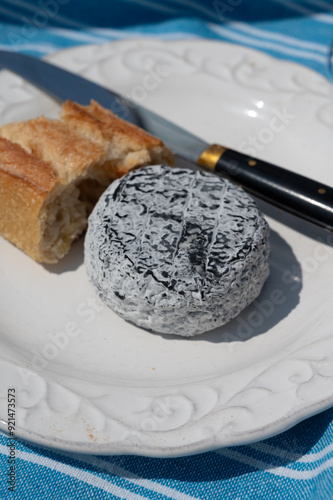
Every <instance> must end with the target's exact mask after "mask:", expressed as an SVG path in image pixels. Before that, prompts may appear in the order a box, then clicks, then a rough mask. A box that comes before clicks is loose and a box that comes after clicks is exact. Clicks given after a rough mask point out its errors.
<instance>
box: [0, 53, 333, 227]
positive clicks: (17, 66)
mask: <svg viewBox="0 0 333 500" xmlns="http://www.w3.org/2000/svg"><path fill="white" fill-rule="evenodd" d="M1 67H2V68H5V69H8V70H10V71H11V72H13V73H15V74H17V75H19V76H21V77H22V78H24V79H25V80H27V81H28V82H30V83H32V84H33V85H34V86H36V87H37V88H39V89H40V90H42V91H43V92H46V93H47V94H49V95H50V96H51V97H53V98H54V99H56V100H57V101H58V102H64V101H65V100H66V99H70V100H72V101H75V102H78V103H79V104H82V105H88V104H89V103H90V100H91V99H95V100H96V101H98V102H99V103H100V104H101V105H102V106H104V107H105V108H108V109H110V110H111V111H113V112H114V113H116V114H117V115H118V116H120V117H121V118H123V119H124V120H127V121H129V122H131V123H134V124H135V125H138V126H140V127H142V128H144V129H145V130H146V131H147V132H149V133H151V134H153V135H155V136H157V137H159V138H160V139H162V140H163V142H164V143H165V144H166V146H168V147H169V148H170V149H171V150H172V151H173V152H174V153H176V155H180V157H185V158H186V159H187V161H188V162H190V166H191V167H192V168H198V167H201V168H204V169H209V170H211V171H212V172H214V173H215V174H217V175H221V176H224V177H225V176H227V177H228V178H230V179H231V180H232V181H234V182H236V183H238V184H240V185H242V187H243V188H244V189H245V190H246V191H248V192H249V193H251V194H252V195H254V196H257V197H258V198H261V199H263V200H265V201H267V202H269V203H271V204H273V205H275V206H277V207H279V208H282V209H283V210H286V211H288V212H290V213H293V214H294V215H297V216H299V217H301V218H302V219H305V220H307V221H308V222H311V223H315V224H316V225H318V226H320V227H322V228H324V229H327V230H330V231H333V188H331V187H330V186H326V185H324V184H322V183H320V182H317V181H314V180H312V179H309V178H307V177H305V176H302V175H299V174H296V173H294V172H292V171H289V170H286V169H284V168H282V167H279V166H277V165H273V164H271V163H269V162H266V161H262V160H260V159H258V158H253V157H250V156H248V155H246V154H243V153H240V152H238V151H234V150H231V149H229V148H227V147H225V146H221V145H219V144H211V145H210V144H208V143H207V142H205V141H203V140H202V139H200V138H198V137H196V136H195V135H193V134H191V133H189V132H187V131H186V130H184V129H182V128H181V127H179V126H177V125H176V124H174V123H172V122H170V121H168V120H166V119H164V118H163V117H161V116H159V115H158V114H156V113H153V112H151V111H150V110H148V109H146V108H145V107H143V106H141V105H139V104H137V103H134V102H132V101H131V100H129V99H128V98H126V97H124V96H121V95H119V94H117V93H116V92H114V91H112V90H110V89H107V88H105V87H102V86H101V85H98V84H96V83H94V82H92V81H90V80H88V79H86V78H83V77H81V76H79V75H76V74H74V73H71V72H70V71H67V70H64V69H62V68H60V67H59V66H56V65H54V64H51V63H49V62H46V61H44V60H42V59H36V58H34V57H31V56H27V55H25V54H19V53H13V52H9V51H2V50H0V68H1Z"/></svg>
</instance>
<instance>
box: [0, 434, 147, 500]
mask: <svg viewBox="0 0 333 500" xmlns="http://www.w3.org/2000/svg"><path fill="white" fill-rule="evenodd" d="M0 453H1V454H2V455H8V447H7V446H4V445H2V444H1V445H0ZM16 458H19V459H21V460H24V461H25V462H29V463H33V464H36V465H41V466H43V467H47V468H48V469H51V470H56V471H57V472H61V473H62V474H64V475H66V476H70V477H72V478H74V479H77V480H78V481H82V482H83V483H86V484H90V485H91V486H95V487H96V488H99V489H100V490H103V491H107V492H108V493H112V494H113V495H117V496H118V497H120V498H122V499H126V500H142V496H141V495H137V494H135V493H133V492H131V491H128V490H125V489H124V488H121V487H119V486H116V485H114V484H113V483H111V482H109V481H106V480H105V479H101V478H100V477H98V476H96V475H95V474H92V473H91V472H86V471H83V470H81V469H76V468H75V467H73V466H72V465H68V464H63V463H61V462H57V461H56V460H52V459H51V458H47V457H42V456H38V455H35V454H34V453H28V452H26V451H20V450H17V451H16Z"/></svg>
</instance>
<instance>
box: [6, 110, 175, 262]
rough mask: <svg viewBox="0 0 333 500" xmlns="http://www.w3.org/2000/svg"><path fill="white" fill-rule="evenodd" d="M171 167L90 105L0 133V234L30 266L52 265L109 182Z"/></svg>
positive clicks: (164, 156)
mask: <svg viewBox="0 0 333 500" xmlns="http://www.w3.org/2000/svg"><path fill="white" fill-rule="evenodd" d="M162 162H163V163H168V164H172V163H173V156H172V154H171V152H170V151H169V150H168V149H167V148H166V147H165V146H164V144H163V143H162V141H160V140H159V139H157V138H156V137H153V136H151V135H150V134H148V133H147V132H145V131H144V130H141V129H139V128H138V127H136V126H135V125H132V124H130V123H127V122H125V121H124V120H121V119H120V118H118V117H117V116H116V115H114V114H113V113H112V112H111V111H108V110H106V109H104V108H103V107H102V106H100V105H99V104H98V103H97V102H95V101H91V104H90V105H89V106H80V105H78V104H76V103H73V102H71V101H67V102H66V103H65V104H64V105H63V108H62V119H61V120H50V119H48V118H46V117H45V116H40V117H39V118H35V119H33V120H28V121H25V122H15V123H10V124H8V125H5V126H3V127H1V128H0V206H1V211H0V234H2V235H4V236H5V237H6V238H7V239H8V240H10V241H11V242H13V243H14V244H15V245H17V246H18V247H19V248H21V249H22V250H23V251H25V252H26V253H27V254H28V255H30V257H32V258H33V259H35V260H36V261H38V262H46V263H55V262H57V261H58V260H59V259H60V258H61V257H63V255H65V254H66V253H67V251H68V250H69V248H70V246H71V243H72V242H73V241H74V240H75V239H76V238H77V237H78V236H79V235H80V234H81V233H82V231H83V230H84V229H85V227H86V225H87V218H88V215H89V213H90V212H91V210H92V208H93V206H94V204H95V203H96V202H97V200H98V197H99V196H100V195H101V194H102V192H103V191H104V189H105V188H106V187H107V186H108V185H109V184H110V182H111V181H112V180H114V179H115V178H117V177H121V176H122V175H124V174H126V173H128V172H129V171H130V170H132V169H133V168H138V167H141V166H144V165H148V164H152V163H162Z"/></svg>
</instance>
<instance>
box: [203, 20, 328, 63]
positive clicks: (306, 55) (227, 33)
mask: <svg viewBox="0 0 333 500" xmlns="http://www.w3.org/2000/svg"><path fill="white" fill-rule="evenodd" d="M208 26H209V28H210V29H211V30H212V31H214V32H215V33H217V34H218V35H222V36H223V37H225V38H228V39H230V40H235V41H237V42H240V43H243V44H245V45H253V46H255V47H259V48H262V49H268V50H274V51H275V52H280V53H281V54H287V55H290V56H295V57H298V58H300V59H309V60H313V61H318V62H320V63H322V64H326V62H327V58H326V57H325V56H322V55H320V54H313V53H311V52H305V51H302V50H300V49H292V48H290V47H283V46H282V45H279V44H277V43H274V42H263V41H262V40H256V39H254V38H252V37H249V36H245V35H241V34H238V33H235V32H233V31H231V30H229V29H227V28H222V26H218V25H216V24H212V23H209V24H208Z"/></svg>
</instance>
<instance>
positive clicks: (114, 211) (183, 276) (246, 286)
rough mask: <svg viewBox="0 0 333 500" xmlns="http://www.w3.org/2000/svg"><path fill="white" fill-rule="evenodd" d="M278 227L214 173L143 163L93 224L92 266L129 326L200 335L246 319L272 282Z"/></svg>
mask: <svg viewBox="0 0 333 500" xmlns="http://www.w3.org/2000/svg"><path fill="white" fill-rule="evenodd" d="M268 235H269V228H268V224H267V222H266V221H265V219H264V218H263V216H262V214H261V213H260V212H259V210H258V208H257V207H256V204H255V201H254V200H253V199H252V198H251V197H250V196H248V195H247V194H246V193H245V192H244V191H243V190H242V189H240V188H239V187H237V186H235V185H234V184H233V183H231V182H230V181H228V180H226V179H222V178H219V177H216V176H215V175H213V174H210V173H206V172H201V171H191V170H186V169H178V168H170V167H168V166H164V165H158V166H153V167H144V168H142V169H140V170H136V171H133V172H131V173H129V174H127V175H126V176H124V177H122V178H121V179H119V180H117V181H115V182H113V183H112V184H111V186H110V187H109V188H108V189H107V190H106V191H105V192H104V194H103V195H102V196H101V198H100V200H99V202H98V203H97V205H96V207H95V209H94V211H93V213H92V214H91V216H90V219H89V225H88V232H87V235H86V239H85V264H86V269H87V273H88V277H89V279H90V281H91V282H92V283H93V284H94V285H95V287H96V289H97V293H98V295H99V297H100V298H101V300H102V301H103V302H104V303H105V304H107V305H108V306H109V307H110V308H111V309H112V310H113V311H115V312H116V313H118V314H119V315H120V316H122V317H123V318H125V319H126V320H128V321H130V322H132V323H134V324H136V325H138V326H140V327H143V328H146V329H149V330H153V331H155V332H159V333H164V334H176V335H182V336H192V335H198V334H200V333H203V332H204V331H207V330H210V329H212V328H216V327H219V326H221V325H223V324H225V323H227V322H228V321H230V320H231V319H232V318H234V317H235V316H237V315H238V314H239V313H240V312H241V311H242V310H243V309H244V308H245V307H246V306H248V305H249V304H250V303H251V302H252V301H253V300H255V299H256V298H257V296H258V295H259V293H260V291H261V289H262V286H263V284H264V282H265V280H266V278H267V277H268V274H269V266H268V255H269V243H268Z"/></svg>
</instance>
